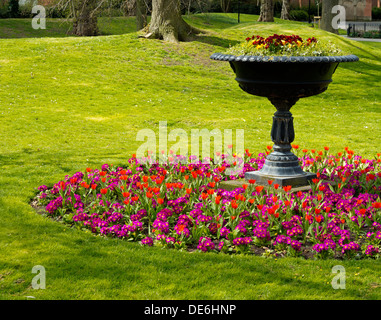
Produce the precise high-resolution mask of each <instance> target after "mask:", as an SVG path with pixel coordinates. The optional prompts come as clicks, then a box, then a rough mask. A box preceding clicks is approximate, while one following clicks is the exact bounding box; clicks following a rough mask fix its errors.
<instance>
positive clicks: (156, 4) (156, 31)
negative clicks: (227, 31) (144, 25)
mask: <svg viewBox="0 0 381 320" xmlns="http://www.w3.org/2000/svg"><path fill="white" fill-rule="evenodd" d="M198 32H199V31H198V30H196V29H195V28H193V27H191V26H190V25H188V24H187V23H186V22H185V21H184V20H183V18H182V17H181V10H180V1H179V0H152V17H151V23H150V26H149V33H148V35H147V36H146V37H147V38H155V39H163V40H164V41H170V42H178V41H185V40H187V38H188V36H190V35H191V34H195V33H198Z"/></svg>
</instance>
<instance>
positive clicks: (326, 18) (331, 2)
mask: <svg viewBox="0 0 381 320" xmlns="http://www.w3.org/2000/svg"><path fill="white" fill-rule="evenodd" d="M338 4H339V0H324V1H323V6H322V10H321V11H322V12H321V22H320V28H321V29H323V30H325V31H329V32H332V33H336V34H338V30H335V29H334V28H333V27H332V19H333V17H334V16H335V15H336V14H334V13H332V8H333V7H334V6H337V5H338Z"/></svg>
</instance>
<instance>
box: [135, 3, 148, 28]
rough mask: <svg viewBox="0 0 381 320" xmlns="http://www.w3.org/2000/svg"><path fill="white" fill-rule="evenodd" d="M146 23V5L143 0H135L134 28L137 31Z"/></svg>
mask: <svg viewBox="0 0 381 320" xmlns="http://www.w3.org/2000/svg"><path fill="white" fill-rule="evenodd" d="M146 25H147V7H146V5H145V3H144V0H136V29H137V30H138V31H139V30H141V29H143V28H144V27H145V26H146Z"/></svg>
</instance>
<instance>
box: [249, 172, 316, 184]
mask: <svg viewBox="0 0 381 320" xmlns="http://www.w3.org/2000/svg"><path fill="white" fill-rule="evenodd" d="M315 178H316V174H315V173H311V172H304V173H303V174H299V175H294V176H271V175H267V174H263V173H262V172H260V171H249V172H246V173H245V179H246V180H250V179H254V180H256V182H255V184H258V185H263V186H266V185H268V182H267V181H268V180H272V181H273V185H274V184H279V186H280V187H285V186H292V188H298V187H304V186H308V185H309V181H310V180H312V179H315Z"/></svg>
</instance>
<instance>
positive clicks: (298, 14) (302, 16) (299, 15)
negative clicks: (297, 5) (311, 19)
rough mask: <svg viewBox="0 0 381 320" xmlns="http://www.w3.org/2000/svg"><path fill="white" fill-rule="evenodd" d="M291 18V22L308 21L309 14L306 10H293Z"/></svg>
mask: <svg viewBox="0 0 381 320" xmlns="http://www.w3.org/2000/svg"><path fill="white" fill-rule="evenodd" d="M290 17H291V20H296V21H308V12H307V11H305V10H291V11H290Z"/></svg>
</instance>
